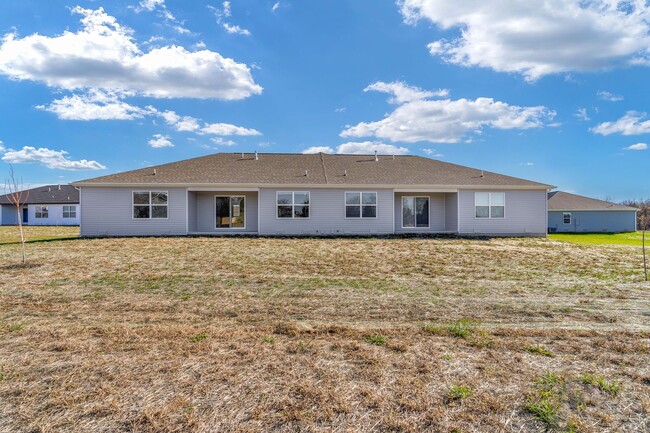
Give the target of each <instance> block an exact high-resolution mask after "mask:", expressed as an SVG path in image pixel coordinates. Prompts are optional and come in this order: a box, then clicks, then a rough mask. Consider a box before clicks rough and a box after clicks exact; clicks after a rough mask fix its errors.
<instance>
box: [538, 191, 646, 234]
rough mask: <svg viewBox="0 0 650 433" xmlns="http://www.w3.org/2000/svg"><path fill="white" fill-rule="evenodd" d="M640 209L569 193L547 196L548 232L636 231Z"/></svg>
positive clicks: (553, 193)
mask: <svg viewBox="0 0 650 433" xmlns="http://www.w3.org/2000/svg"><path fill="white" fill-rule="evenodd" d="M636 212H637V209H636V208H633V207H629V206H623V205H620V204H616V203H610V202H608V201H603V200H596V199H593V198H589V197H584V196H581V195H575V194H569V193H568V192H562V191H553V192H550V193H549V194H548V230H549V232H551V233H567V232H571V233H575V232H590V233H596V232H604V233H619V232H633V231H636Z"/></svg>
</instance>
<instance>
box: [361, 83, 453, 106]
mask: <svg viewBox="0 0 650 433" xmlns="http://www.w3.org/2000/svg"><path fill="white" fill-rule="evenodd" d="M363 91H364V92H369V91H375V92H382V93H388V94H391V95H393V97H392V98H390V99H389V100H388V102H390V103H391V104H403V103H404V102H411V101H418V100H421V99H427V98H432V97H446V96H449V90H447V89H438V90H435V91H429V90H423V89H420V88H419V87H415V86H409V85H408V84H406V83H404V82H402V81H393V82H392V83H385V82H383V81H377V82H376V83H372V84H371V85H369V86H368V87H366V88H365V89H363Z"/></svg>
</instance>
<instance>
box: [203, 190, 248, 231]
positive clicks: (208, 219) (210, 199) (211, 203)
mask: <svg viewBox="0 0 650 433" xmlns="http://www.w3.org/2000/svg"><path fill="white" fill-rule="evenodd" d="M195 194H196V217H197V223H196V231H197V232H199V233H222V234H234V233H257V192H250V191H246V192H235V191H227V192H221V191H201V192H196V193H195ZM235 195H236V196H242V195H243V196H245V197H246V201H245V205H244V206H245V207H244V218H245V219H246V227H245V228H243V229H241V228H232V229H224V228H216V227H215V226H216V223H217V209H216V203H215V197H216V196H221V197H228V196H235Z"/></svg>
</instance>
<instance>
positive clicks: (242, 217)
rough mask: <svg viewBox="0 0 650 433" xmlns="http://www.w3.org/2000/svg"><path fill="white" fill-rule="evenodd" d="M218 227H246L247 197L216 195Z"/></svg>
mask: <svg viewBox="0 0 650 433" xmlns="http://www.w3.org/2000/svg"><path fill="white" fill-rule="evenodd" d="M215 203H216V214H217V224H216V227H217V228H218V229H244V228H246V197H244V196H230V197H219V196H217V197H215Z"/></svg>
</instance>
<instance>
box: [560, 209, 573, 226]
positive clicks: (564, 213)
mask: <svg viewBox="0 0 650 433" xmlns="http://www.w3.org/2000/svg"><path fill="white" fill-rule="evenodd" d="M566 215H569V222H566V218H565V216H566ZM572 222H573V215H571V212H563V213H562V224H564V225H571V223H572Z"/></svg>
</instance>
